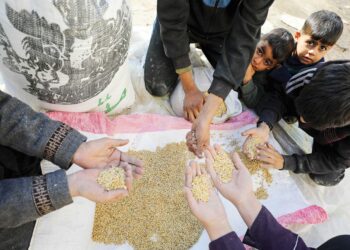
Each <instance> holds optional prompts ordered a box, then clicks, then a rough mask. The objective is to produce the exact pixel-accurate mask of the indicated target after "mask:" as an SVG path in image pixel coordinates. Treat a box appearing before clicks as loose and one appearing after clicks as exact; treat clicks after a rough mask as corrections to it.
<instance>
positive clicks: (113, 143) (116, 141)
mask: <svg viewBox="0 0 350 250" xmlns="http://www.w3.org/2000/svg"><path fill="white" fill-rule="evenodd" d="M110 140H111V141H110V146H111V147H121V146H124V145H126V144H128V143H129V140H127V139H110Z"/></svg>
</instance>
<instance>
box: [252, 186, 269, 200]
mask: <svg viewBox="0 0 350 250" xmlns="http://www.w3.org/2000/svg"><path fill="white" fill-rule="evenodd" d="M255 196H256V198H257V199H259V200H266V199H267V198H268V197H269V194H268V193H267V190H266V188H264V187H263V186H261V187H259V188H258V189H257V190H256V191H255Z"/></svg>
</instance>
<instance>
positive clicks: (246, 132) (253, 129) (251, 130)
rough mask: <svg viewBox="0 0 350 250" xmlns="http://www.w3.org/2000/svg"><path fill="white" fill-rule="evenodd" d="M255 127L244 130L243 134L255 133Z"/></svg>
mask: <svg viewBox="0 0 350 250" xmlns="http://www.w3.org/2000/svg"><path fill="white" fill-rule="evenodd" d="M255 129H256V128H251V129H248V130H246V131H244V132H242V136H249V135H253V134H255Z"/></svg>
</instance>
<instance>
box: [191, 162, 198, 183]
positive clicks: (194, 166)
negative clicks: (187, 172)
mask: <svg viewBox="0 0 350 250" xmlns="http://www.w3.org/2000/svg"><path fill="white" fill-rule="evenodd" d="M190 166H191V169H192V180H193V178H194V177H196V176H197V175H200V173H199V169H198V164H197V162H196V161H191V162H190Z"/></svg>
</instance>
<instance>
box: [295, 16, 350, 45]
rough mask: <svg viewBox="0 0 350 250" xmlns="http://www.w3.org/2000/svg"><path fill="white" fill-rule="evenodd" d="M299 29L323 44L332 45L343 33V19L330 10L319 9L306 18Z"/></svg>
mask: <svg viewBox="0 0 350 250" xmlns="http://www.w3.org/2000/svg"><path fill="white" fill-rule="evenodd" d="M301 31H302V33H303V34H306V35H310V36H311V37H312V39H314V40H316V41H320V42H321V43H323V44H326V45H334V44H335V43H336V42H337V41H338V39H339V37H340V36H341V34H342V33H343V21H342V20H341V18H340V16H338V15H337V14H336V13H334V12H332V11H328V10H320V11H317V12H314V13H312V14H311V15H310V16H309V17H308V18H307V19H306V21H305V23H304V25H303V27H302V29H301Z"/></svg>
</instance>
